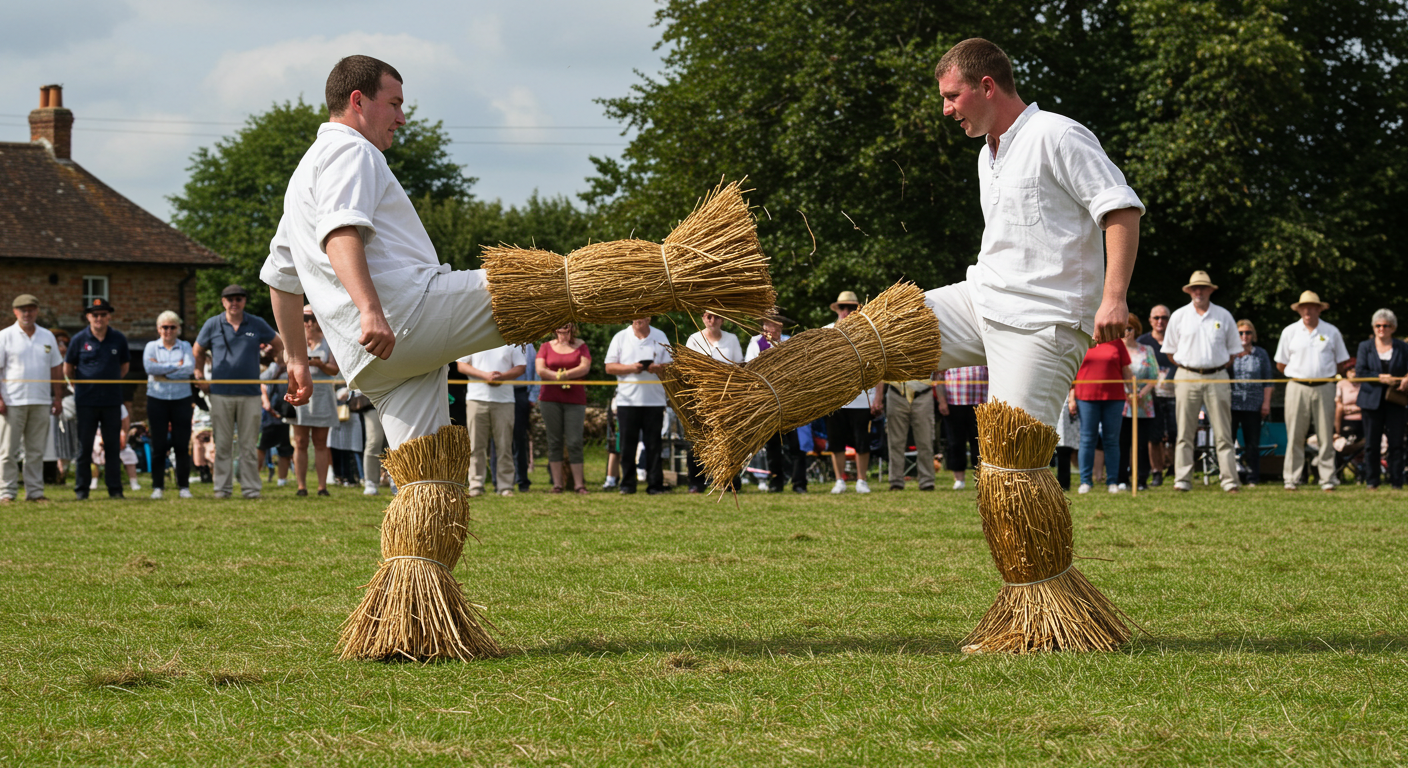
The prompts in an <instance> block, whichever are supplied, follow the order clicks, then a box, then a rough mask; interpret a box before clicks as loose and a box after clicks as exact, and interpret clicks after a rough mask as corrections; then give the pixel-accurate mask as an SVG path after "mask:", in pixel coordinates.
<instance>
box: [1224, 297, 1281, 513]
mask: <svg viewBox="0 0 1408 768" xmlns="http://www.w3.org/2000/svg"><path fill="white" fill-rule="evenodd" d="M1237 336H1238V337H1239V338H1240V339H1241V340H1242V352H1243V354H1241V355H1239V356H1238V357H1237V358H1236V359H1234V360H1233V361H1232V434H1233V436H1234V437H1235V436H1236V434H1237V431H1238V430H1241V432H1242V463H1243V464H1244V465H1246V467H1247V471H1246V474H1244V475H1243V476H1242V484H1243V485H1245V486H1247V487H1248V488H1255V487H1256V484H1257V483H1258V482H1260V481H1261V422H1262V420H1263V419H1265V418H1266V417H1267V416H1270V415H1271V393H1272V392H1273V391H1275V388H1274V387H1273V386H1272V385H1270V384H1266V383H1256V380H1260V381H1261V382H1265V381H1266V380H1267V379H1273V378H1276V376H1275V373H1276V369H1275V368H1273V367H1272V366H1271V355H1270V354H1268V353H1267V351H1266V350H1264V349H1262V348H1261V347H1258V346H1257V345H1256V326H1255V325H1252V321H1250V320H1238V321H1237ZM1248 380H1251V381H1248Z"/></svg>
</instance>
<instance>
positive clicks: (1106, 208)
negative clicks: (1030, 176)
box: [1052, 125, 1145, 226]
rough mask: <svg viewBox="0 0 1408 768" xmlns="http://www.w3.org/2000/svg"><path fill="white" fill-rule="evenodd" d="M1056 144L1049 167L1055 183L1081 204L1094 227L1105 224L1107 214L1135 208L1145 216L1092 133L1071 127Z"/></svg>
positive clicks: (1142, 208) (1138, 200) (1142, 205)
mask: <svg viewBox="0 0 1408 768" xmlns="http://www.w3.org/2000/svg"><path fill="white" fill-rule="evenodd" d="M1059 144H1060V146H1059V151H1058V152H1057V153H1056V162H1054V163H1053V164H1052V166H1053V171H1054V172H1055V174H1056V178H1057V181H1058V182H1059V183H1060V184H1061V186H1063V187H1065V189H1066V191H1068V192H1070V193H1071V196H1072V197H1074V198H1075V199H1077V200H1079V201H1081V203H1082V204H1083V205H1084V206H1085V208H1086V210H1088V211H1090V215H1091V217H1092V218H1094V219H1095V223H1096V224H1097V225H1101V226H1103V225H1104V220H1105V214H1107V213H1109V212H1110V211H1118V210H1122V209H1124V208H1136V209H1138V210H1139V214H1140V215H1141V216H1142V215H1143V214H1144V210H1145V209H1144V203H1143V202H1142V201H1140V199H1139V195H1137V194H1135V192H1134V189H1133V188H1132V187H1130V186H1129V184H1127V183H1126V182H1125V178H1124V173H1122V172H1121V171H1120V169H1119V168H1118V167H1116V166H1115V164H1114V163H1113V162H1110V157H1109V156H1108V155H1106V154H1105V150H1104V149H1103V148H1102V147H1101V146H1100V140H1099V139H1097V138H1095V134H1093V133H1091V132H1090V131H1089V130H1087V129H1085V128H1084V127H1083V126H1079V125H1076V126H1072V127H1071V128H1069V129H1068V130H1066V131H1065V132H1064V133H1063V134H1061V139H1060V142H1059Z"/></svg>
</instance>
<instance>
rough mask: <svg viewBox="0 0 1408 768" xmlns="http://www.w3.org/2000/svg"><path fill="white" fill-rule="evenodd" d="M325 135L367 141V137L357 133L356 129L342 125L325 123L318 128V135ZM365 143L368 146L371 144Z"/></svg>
mask: <svg viewBox="0 0 1408 768" xmlns="http://www.w3.org/2000/svg"><path fill="white" fill-rule="evenodd" d="M325 133H341V134H343V135H346V136H350V137H352V138H355V139H360V140H361V141H367V137H366V136H363V135H362V134H360V133H358V132H357V129H356V128H353V127H352V126H350V125H343V124H342V123H334V122H326V123H323V124H322V125H320V126H318V135H319V136H322V135H323V134H325ZM367 143H368V144H370V143H371V142H370V141H367Z"/></svg>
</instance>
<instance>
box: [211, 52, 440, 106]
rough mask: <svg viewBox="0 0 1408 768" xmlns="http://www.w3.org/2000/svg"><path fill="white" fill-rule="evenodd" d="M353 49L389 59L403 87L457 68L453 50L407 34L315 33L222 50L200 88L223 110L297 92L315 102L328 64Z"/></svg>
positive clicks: (265, 103)
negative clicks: (403, 79) (314, 34)
mask: <svg viewBox="0 0 1408 768" xmlns="http://www.w3.org/2000/svg"><path fill="white" fill-rule="evenodd" d="M354 53H359V54H363V55H366V56H373V57H376V58H378V59H381V60H382V61H387V62H393V66H395V67H396V70H397V71H398V72H400V73H401V76H402V77H404V78H406V80H407V82H408V89H409V87H410V85H421V87H424V85H423V84H426V83H431V82H436V81H439V80H440V79H441V78H444V77H452V76H455V75H457V74H459V73H460V71H461V70H462V69H463V65H462V64H461V63H460V61H459V58H458V57H457V56H456V55H455V52H454V50H453V49H452V48H451V47H450V46H448V45H446V44H443V43H436V42H432V41H429V40H424V39H421V38H418V37H415V36H412V35H409V34H396V35H384V34H373V33H366V32H350V33H347V34H343V35H338V36H337V37H333V38H327V37H324V36H322V35H317V36H314V37H308V38H303V39H298V40H282V41H280V42H277V43H273V44H271V45H266V46H261V47H259V48H253V49H250V50H245V51H238V52H232V53H226V54H224V55H222V56H221V57H220V60H219V61H218V62H216V64H215V67H214V68H213V70H212V71H211V72H210V74H209V75H207V76H206V78H205V88H206V91H207V93H208V95H209V96H210V97H211V98H213V99H216V100H217V101H218V102H219V108H220V110H221V111H222V112H225V113H227V114H228V113H240V114H245V113H250V112H261V111H263V110H265V109H267V108H268V106H269V104H270V103H271V102H273V101H282V100H284V99H291V98H294V97H296V96H298V95H300V94H301V95H303V97H304V99H305V100H306V101H309V102H311V103H314V104H317V103H320V102H321V101H322V100H323V99H322V97H323V86H324V84H325V83H326V82H327V78H328V72H329V71H331V70H332V66H333V65H334V64H336V63H337V61H338V60H339V59H341V58H342V57H344V56H349V55H352V54H354ZM412 101H413V99H412Z"/></svg>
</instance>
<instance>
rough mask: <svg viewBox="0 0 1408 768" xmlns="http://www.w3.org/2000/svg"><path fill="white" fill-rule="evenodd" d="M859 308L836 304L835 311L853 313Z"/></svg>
mask: <svg viewBox="0 0 1408 768" xmlns="http://www.w3.org/2000/svg"><path fill="white" fill-rule="evenodd" d="M859 307H860V305H859V304H837V305H836V308H837V309H844V310H846V311H847V312H854V311H856V309H857V308H859Z"/></svg>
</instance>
